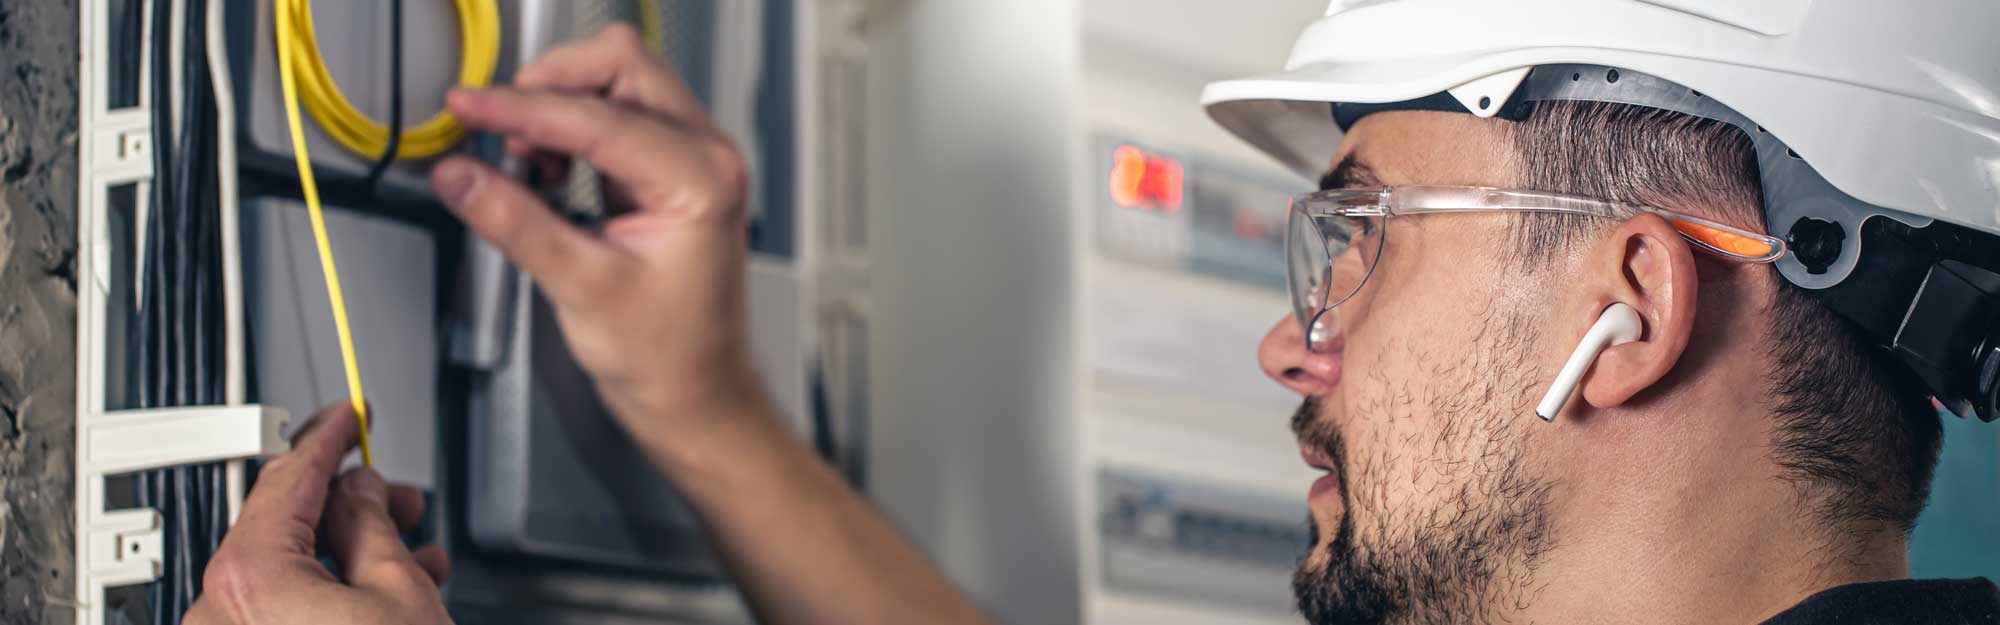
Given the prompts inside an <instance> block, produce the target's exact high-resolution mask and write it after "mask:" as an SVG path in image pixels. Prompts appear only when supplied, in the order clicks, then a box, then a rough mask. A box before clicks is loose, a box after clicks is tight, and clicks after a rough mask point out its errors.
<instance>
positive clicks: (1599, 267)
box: [1583, 213, 1700, 408]
mask: <svg viewBox="0 0 2000 625" xmlns="http://www.w3.org/2000/svg"><path fill="white" fill-rule="evenodd" d="M1586 262H1587V264H1586V265H1585V268H1584V272H1585V275H1584V276H1583V281H1584V282H1585V283H1586V284H1588V285H1589V286H1590V287H1591V291H1592V292H1594V293H1595V294H1596V296H1595V297H1593V298H1592V301H1593V302H1594V303H1595V305H1596V308H1595V309H1593V312H1596V311H1601V310H1603V309H1604V307H1606V306H1609V305H1610V304H1612V303H1616V302H1623V303H1624V304H1626V305H1628V306H1631V307H1632V308H1633V309H1634V310H1637V311H1638V313H1639V317H1640V319H1642V320H1644V322H1645V331H1644V333H1643V334H1642V335H1641V336H1640V338H1639V340H1638V341H1634V342H1631V343H1626V344H1623V345H1615V346H1612V347H1609V348H1606V349H1605V350H1604V352H1603V353H1601V354H1599V355H1598V356H1597V363H1596V365H1595V366H1594V367H1592V368H1591V370H1590V373H1589V374H1588V376H1587V377H1585V378H1584V380H1583V399H1584V401H1585V402H1588V403H1589V404H1590V405H1591V406H1595V407H1598V408H1609V407H1613V406H1618V405H1622V404H1624V403H1625V402H1627V401H1631V399H1632V397H1633V396H1636V395H1638V394H1639V393H1640V392H1642V391H1645V390H1646V389H1647V388H1650V387H1652V386H1653V385H1654V384H1657V383H1659V382H1660V380H1661V379H1662V378H1665V377H1666V376H1667V372H1669V371H1672V370H1673V368H1674V364H1675V363H1677V362H1679V361H1680V359H1681V354H1682V353H1684V352H1685V351H1687V344H1688V338H1689V335H1690V334H1691V333H1692V332H1693V331H1694V316H1695V292H1696V291H1697V290H1698V287H1699V286H1700V285H1699V281H1700V278H1699V277H1698V276H1697V275H1696V274H1695V266H1694V249H1693V248H1692V247H1690V246H1689V245H1688V243H1687V240H1685V239H1683V238H1681V234H1680V232H1679V231H1678V230H1675V229H1674V227H1673V225H1672V224H1670V223H1668V222H1667V220H1666V219H1664V218H1661V217H1660V216H1659V215H1654V214H1650V213H1649V214H1642V215H1639V216H1638V217H1634V218H1632V219H1629V220H1626V222H1625V223H1624V224H1623V225H1621V226H1619V227H1618V229H1617V230H1616V231H1615V232H1613V233H1611V234H1609V235H1607V236H1606V238H1604V239H1601V240H1600V241H1599V245H1598V246H1597V248H1596V249H1595V250H1593V251H1592V252H1591V254H1590V256H1589V259H1588V260H1587V261H1586ZM1595 321H1596V318H1595V317H1592V318H1591V319H1590V320H1589V321H1587V322H1586V323H1591V322H1595ZM1585 328H1588V325H1586V326H1585Z"/></svg>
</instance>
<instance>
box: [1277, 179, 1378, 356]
mask: <svg viewBox="0 0 2000 625" xmlns="http://www.w3.org/2000/svg"><path fill="white" fill-rule="evenodd" d="M1314 213H1315V211H1311V210H1309V209H1308V208H1307V207H1304V206H1301V205H1299V204H1298V203H1294V204H1293V206H1292V211H1291V217H1290V220H1289V223H1288V225H1287V227H1286V229H1285V257H1286V261H1285V276H1286V282H1287V284H1288V285H1289V289H1288V290H1289V291H1290V292H1291V298H1292V311H1293V314H1295V315H1297V317H1298V320H1299V325H1300V326H1301V327H1304V328H1305V330H1306V347H1307V349H1310V350H1313V351H1321V350H1322V349H1323V348H1324V347H1326V346H1328V345H1330V344H1331V343H1332V342H1333V341H1334V340H1335V339H1336V338H1338V337H1339V333H1340V322H1339V314H1338V311H1337V310H1336V308H1337V307H1339V306H1340V304H1341V303H1342V302H1345V301H1347V298H1349V297H1352V296H1353V295H1354V293H1355V292H1356V291H1360V290H1361V286H1362V285H1363V284H1365V283H1366V282H1367V281H1368V276H1369V275H1370V274H1371V273H1373V272H1374V269H1375V261H1376V260H1377V259H1378V258H1380V257H1381V252H1382V244H1383V241H1384V240H1385V239H1386V237H1384V236H1383V231H1382V227H1383V226H1384V225H1385V222H1384V221H1383V219H1382V218H1381V217H1376V216H1366V217H1349V216H1345V215H1339V214H1314Z"/></svg>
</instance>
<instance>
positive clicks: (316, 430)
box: [229, 401, 360, 556]
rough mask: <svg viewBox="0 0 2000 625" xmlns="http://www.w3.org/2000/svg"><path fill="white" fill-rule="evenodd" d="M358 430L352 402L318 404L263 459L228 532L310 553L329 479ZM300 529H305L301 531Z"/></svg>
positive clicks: (232, 535) (233, 535) (349, 447)
mask: <svg viewBox="0 0 2000 625" xmlns="http://www.w3.org/2000/svg"><path fill="white" fill-rule="evenodd" d="M359 431H360V429H359V426H358V425H357V424H356V422H355V417H354V408H353V407H352V406H351V405H349V404H348V403H347V402H344V401H343V402H340V403H337V404H334V405H331V406H328V407H326V408H325V409H323V410H321V411H320V412H319V414H318V415H315V416H314V417H313V420H312V423H311V424H309V425H307V426H306V429H305V430H304V431H302V432H299V435H298V436H297V437H295V438H294V439H293V440H292V450H291V451H290V452H287V453H285V455H282V456H279V457H278V458H277V459H275V460H272V461H271V462H270V463H268V464H266V465H264V468H263V470H262V471H259V472H258V473H257V484H256V486H255V487H253V488H251V489H250V496H249V497H248V498H247V499H245V500H244V502H243V515H242V516H241V517H240V518H239V519H238V520H237V522H236V526H235V527H234V528H232V529H231V530H230V532H229V535H230V536H231V537H237V536H241V537H242V538H244V539H246V540H254V541H257V542H260V543H266V544H275V545H276V546H278V547H280V548H283V549H288V550H291V551H294V552H298V553H303V554H305V555H307V556H310V555H312V549H313V529H314V528H317V527H319V521H320V511H321V510H322V509H323V508H325V506H326V488H327V483H328V482H330V481H331V480H332V479H333V472H334V470H335V469H337V468H339V466H340V459H341V457H342V456H345V455H347V450H349V449H353V448H354V444H355V442H356V440H357V437H358V432H359ZM301 531H303V534H301Z"/></svg>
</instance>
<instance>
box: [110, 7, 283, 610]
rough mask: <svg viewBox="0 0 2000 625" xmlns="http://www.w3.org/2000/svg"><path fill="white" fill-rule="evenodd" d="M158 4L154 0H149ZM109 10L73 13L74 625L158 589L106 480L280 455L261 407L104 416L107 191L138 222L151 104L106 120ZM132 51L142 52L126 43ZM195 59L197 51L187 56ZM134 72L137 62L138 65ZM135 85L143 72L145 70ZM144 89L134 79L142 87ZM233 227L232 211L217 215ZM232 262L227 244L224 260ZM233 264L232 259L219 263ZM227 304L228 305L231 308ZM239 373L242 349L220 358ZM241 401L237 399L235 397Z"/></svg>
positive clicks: (144, 519)
mask: <svg viewBox="0 0 2000 625" xmlns="http://www.w3.org/2000/svg"><path fill="white" fill-rule="evenodd" d="M155 1H158V0H155ZM109 4H110V2H109V0H86V1H85V2H82V3H80V4H79V6H78V11H79V23H80V26H79V33H78V36H79V42H78V43H79V45H78V51H79V54H78V64H79V67H78V70H79V71H78V76H79V78H80V84H81V88H80V89H79V90H78V100H79V102H78V107H77V110H78V112H79V120H78V126H79V128H78V132H79V134H80V135H81V137H80V139H79V140H78V141H77V162H78V163H79V165H80V166H79V167H78V168H77V170H78V171H77V198H78V209H79V210H78V211H77V234H78V236H77V241H78V246H79V247H80V248H81V249H79V250H78V252H77V275H79V276H82V277H83V279H82V280H81V281H80V283H79V285H78V289H77V323H78V327H77V372H76V374H77V385H76V388H77V396H76V401H77V406H76V415H77V417H76V418H77V421H76V445H77V447H76V467H75V479H76V483H75V494H76V507H75V516H74V521H75V524H76V526H75V528H74V531H75V534H74V536H75V540H76V545H75V548H76V551H75V554H76V562H77V566H76V574H75V576H74V579H75V583H76V587H75V592H76V595H75V600H76V603H75V607H76V610H75V615H76V620H75V622H76V623H78V625H99V624H101V623H103V622H104V617H105V607H106V606H105V601H104V598H105V592H104V591H105V589H106V588H107V587H114V586H123V585H129V584H138V583H144V582H148V581H152V580H155V579H158V578H159V576H160V571H161V557H162V555H163V554H162V548H163V537H162V536H161V529H160V528H161V517H160V513H159V511H157V510H153V509H146V508H140V509H130V510H106V509H105V507H104V506H105V490H106V488H105V478H106V477H107V476H111V475H118V474H124V473H131V472H134V471H142V470H147V469H155V468H161V467H169V466H176V465H183V464H193V463H205V462H215V461H223V460H236V459H243V458H250V457H255V456H265V455H271V454H275V453H279V452H282V451H284V450H285V449H286V448H287V447H288V446H287V444H286V442H285V441H284V439H283V438H282V437H280V436H279V434H278V433H279V431H280V430H281V428H282V427H283V424H284V422H285V420H286V415H285V413H284V411H282V410H275V409H267V408H262V407H259V406H248V405H233V406H203V407H190V408H175V409H162V410H127V411H107V410H105V405H106V402H105V388H106V385H105V366H106V360H107V358H106V356H105V346H106V345H107V344H108V340H109V338H110V337H109V336H108V334H107V332H106V324H105V321H106V316H107V312H108V305H109V304H110V303H111V302H110V293H109V291H110V287H111V260H110V259H111V252H112V247H111V246H112V243H111V232H110V229H109V223H110V219H109V211H110V210H111V198H110V192H111V189H112V188H114V187H118V186H122V185H128V184H136V185H138V193H137V194H136V195H137V197H138V198H139V205H138V206H137V208H138V210H139V216H140V218H139V219H136V220H135V221H144V219H143V215H144V212H145V211H146V210H148V209H149V208H150V207H148V206H146V205H145V197H146V196H147V193H146V191H145V188H146V185H147V184H149V182H150V181H151V179H152V177H153V168H152V159H151V151H150V150H151V149H152V147H153V146H151V145H150V136H151V131H152V126H151V122H150V110H149V109H148V108H147V107H148V106H149V105H150V102H148V101H147V100H146V98H145V96H144V95H143V94H144V93H145V91H146V90H145V89H144V88H141V89H140V92H141V94H142V96H141V101H140V104H139V105H138V106H134V107H126V108H121V109H118V110H116V111H113V110H111V109H110V108H109V107H108V106H107V104H108V103H109V102H110V99H109V93H108V92H109V83H108V81H106V80H103V79H102V78H103V77H105V76H108V75H109V68H108V63H110V62H112V58H111V56H110V54H109V43H110V36H109V32H108V31H109V24H108V18H109V16H110V14H111V11H110V6H109ZM132 45H140V46H142V49H143V48H144V43H143V41H142V42H134V43H133V44H132ZM195 53H200V52H199V51H195ZM142 64H143V62H142ZM142 75H143V72H142ZM142 80H143V78H142ZM224 218H225V219H234V218H235V215H234V213H233V212H232V213H229V214H226V215H225V216H224ZM233 254H236V250H235V247H234V246H233V245H226V246H225V255H233ZM226 262H232V264H233V261H226ZM232 301H233V300H232ZM226 358H227V359H229V360H231V361H233V362H232V363H231V364H229V365H228V366H229V367H237V366H240V362H241V361H240V359H241V358H242V355H241V352H240V350H239V349H232V350H230V353H229V354H228V355H227V356H226ZM232 395H235V396H237V397H239V398H240V394H238V393H232ZM231 469H232V470H231V471H230V473H231V476H230V478H231V489H230V490H231V492H230V493H229V496H230V499H231V500H230V502H229V503H230V509H231V510H232V520H233V511H234V510H235V509H236V507H237V506H238V504H240V502H241V488H240V487H239V486H240V467H237V466H232V467H231Z"/></svg>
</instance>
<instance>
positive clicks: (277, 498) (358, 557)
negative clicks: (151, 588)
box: [185, 403, 451, 625]
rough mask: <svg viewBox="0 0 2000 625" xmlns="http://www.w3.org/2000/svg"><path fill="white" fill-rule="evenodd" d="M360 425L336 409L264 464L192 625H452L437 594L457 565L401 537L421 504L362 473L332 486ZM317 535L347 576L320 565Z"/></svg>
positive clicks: (206, 581)
mask: <svg viewBox="0 0 2000 625" xmlns="http://www.w3.org/2000/svg"><path fill="white" fill-rule="evenodd" d="M356 427H357V425H356V421H355V418H354V410H353V408H351V407H349V406H348V404H346V403H340V404H335V405H334V406H331V407H329V408H327V409H325V410H322V411H320V413H319V416H317V417H314V418H313V422H312V424H310V425H308V426H306V429H305V431H303V432H300V433H299V435H298V437H297V438H295V439H294V440H293V441H292V451H291V452H290V453H287V454H285V455H283V456H280V457H278V458H277V459H276V460H272V461H271V463H270V464H267V465H265V466H264V470H263V471H262V472H261V473H260V474H259V476H258V479H257V486H256V488H254V489H251V491H250V497H249V499H248V500H247V501H245V502H244V503H243V516H242V517H241V518H240V519H238V521H237V523H236V527H235V528H233V529H231V530H229V536H228V537H227V538H225V539H223V541H222V547H221V549H220V550H218V551H217V552H216V555H215V559H213V560H211V561H210V562H209V565H208V570H207V571H206V572H205V573H204V574H203V578H202V584H203V588H204V591H203V593H202V595H201V599H200V600H198V601H196V602H195V604H194V607H193V608H190V609H189V610H188V614H187V618H186V619H185V622H187V623H189V624H191V625H229V624H242V625H247V624H250V623H326V624H328V625H332V624H335V623H340V624H343V625H344V624H347V623H387V624H407V625H435V624H438V623H449V622H451V617H450V615H448V614H446V613H445V609H444V601H443V600H442V599H441V598H440V597H439V595H438V591H437V584H438V583H440V582H442V581H444V578H445V575H446V574H448V572H449V569H450V564H449V562H448V560H447V559H446V557H445V552H444V550H443V549H441V548H439V547H437V546H435V545H432V546H429V547H424V548H422V549H418V550H416V551H414V552H413V551H410V550H409V549H408V548H406V547H404V546H403V540H402V538H401V537H400V536H399V534H398V532H400V531H408V530H409V529H410V528H412V527H415V526H416V525H417V523H418V522H419V521H420V520H421V519H422V518H423V512H424V500H423V496H422V495H421V494H420V493H418V492H417V491H416V489H413V488H409V487H406V486H389V485H387V484H384V483H383V482H382V477H381V476H380V475H377V474H376V473H375V470H374V469H370V468H367V467H362V468H358V469H354V470H352V471H348V472H347V474H345V475H342V476H340V478H339V479H338V480H335V479H334V471H335V469H337V468H338V467H339V466H340V459H341V457H342V456H345V455H347V451H348V450H350V449H353V448H354V444H355V442H356V441H357V440H358V435H359V433H358V431H357V430H356ZM329 484H330V485H329ZM320 537H323V544H324V545H325V547H326V549H327V550H328V551H329V552H331V554H332V555H333V558H334V560H335V561H337V562H339V564H340V566H341V568H342V569H343V570H342V574H343V576H344V577H345V579H344V580H343V579H341V578H339V577H335V576H334V574H333V572H331V571H328V570H327V569H326V567H325V566H322V565H321V564H320V562H319V560H318V559H317V558H316V557H315V554H314V551H315V545H316V544H321V543H322V540H320Z"/></svg>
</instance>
